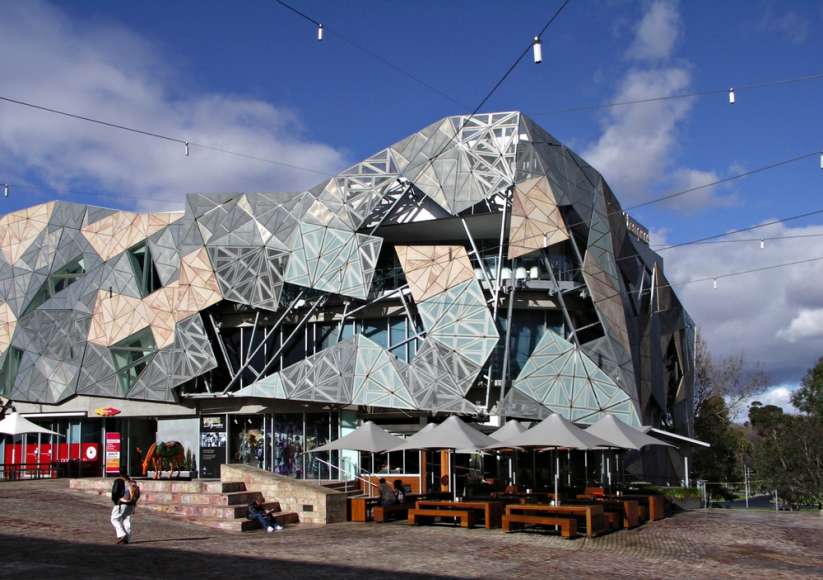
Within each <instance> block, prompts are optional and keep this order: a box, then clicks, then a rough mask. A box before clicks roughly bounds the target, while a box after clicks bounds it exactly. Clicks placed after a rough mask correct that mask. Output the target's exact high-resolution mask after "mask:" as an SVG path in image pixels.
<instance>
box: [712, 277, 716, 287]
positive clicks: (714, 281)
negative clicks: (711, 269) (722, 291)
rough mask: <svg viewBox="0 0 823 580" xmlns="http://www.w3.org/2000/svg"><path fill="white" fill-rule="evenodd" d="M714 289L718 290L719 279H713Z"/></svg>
mask: <svg viewBox="0 0 823 580" xmlns="http://www.w3.org/2000/svg"><path fill="white" fill-rule="evenodd" d="M712 288H714V289H715V290H717V278H712Z"/></svg>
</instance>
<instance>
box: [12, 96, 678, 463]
mask: <svg viewBox="0 0 823 580" xmlns="http://www.w3.org/2000/svg"><path fill="white" fill-rule="evenodd" d="M693 343H694V329H693V324H692V322H691V321H690V319H689V316H688V314H687V313H686V311H685V310H684V308H683V307H682V305H681V304H680V302H679V301H678V299H677V297H676V295H675V293H674V292H673V291H672V289H671V288H670V287H669V285H668V282H667V280H666V278H665V275H664V272H663V262H662V259H661V258H660V257H659V256H658V255H657V254H655V253H654V252H653V251H652V250H651V249H650V248H649V245H648V232H647V230H645V228H643V226H641V225H640V224H638V223H637V222H635V221H634V220H633V219H632V218H631V217H630V216H628V214H626V213H625V212H623V211H622V209H621V207H620V204H619V202H618V200H617V198H616V197H615V195H614V194H613V193H612V191H611V189H610V188H609V186H608V185H607V184H606V182H605V181H604V179H603V177H602V176H601V175H600V174H599V173H598V172H597V171H596V170H595V169H594V168H592V167H591V166H590V165H588V164H587V163H586V162H585V161H584V160H583V159H581V158H580V157H579V156H577V155H576V154H575V153H574V152H573V151H571V150H570V149H568V148H567V147H565V146H564V145H563V144H561V143H560V142H558V141H557V140H556V139H555V138H554V137H552V136H551V135H550V134H548V133H547V132H546V131H545V130H543V129H542V128H540V127H539V126H538V125H536V124H535V123H534V122H533V121H532V120H531V119H529V118H528V117H527V116H525V115H523V114H522V113H519V112H504V113H492V114H484V115H475V116H474V117H465V116H458V117H448V118H445V119H443V120H440V121H438V122H436V123H434V124H432V125H430V126H428V127H426V128H424V129H422V130H421V131H419V132H417V133H414V134H413V135H411V136H409V137H407V138H405V139H403V140H402V141H400V142H398V143H395V144H394V145H392V146H390V147H388V148H386V149H384V150H382V151H380V152H378V153H376V154H375V155H373V156H371V157H369V158H368V159H366V160H364V161H362V162H360V163H358V164H356V165H354V166H353V167H351V168H349V169H347V170H345V171H343V172H342V173H340V174H339V175H337V176H335V177H333V178H330V179H327V180H325V181H323V182H322V183H320V184H318V185H317V186H316V187H314V188H312V189H311V190H308V191H303V192H298V193H246V194H211V193H210V194H190V195H188V197H187V200H186V204H185V209H184V211H181V212H166V213H148V214H136V213H132V212H127V211H117V210H111V209H105V208H100V207H92V206H87V205H81V204H73V203H65V202H50V203H45V204H41V205H37V206H33V207H30V208H28V209H25V210H21V211H17V212H14V213H11V214H8V215H6V216H4V217H3V218H2V219H0V353H2V354H0V379H2V386H0V389H2V391H1V392H2V395H3V396H4V397H7V398H11V399H12V400H14V401H15V403H16V404H17V406H18V408H20V409H21V410H24V411H25V412H27V413H30V414H31V415H32V416H34V417H37V416H38V415H39V416H40V417H41V418H43V419H49V420H51V421H54V420H56V419H57V418H62V419H61V420H65V421H69V422H70V421H71V419H68V418H70V417H79V418H82V417H94V416H95V412H97V413H98V414H102V415H106V414H108V413H107V411H106V409H114V411H116V412H117V413H118V414H117V418H112V419H105V420H103V419H101V421H108V428H109V429H110V430H111V429H113V428H114V429H118V430H120V431H124V430H127V429H128V428H127V427H125V425H126V422H127V420H128V419H129V418H134V419H140V420H142V421H157V427H156V429H155V431H154V433H152V432H151V431H152V430H151V428H150V427H149V428H146V427H145V425H142V426H140V427H139V428H138V430H139V431H141V432H142V431H146V434H145V435H144V438H145V439H152V438H155V437H157V438H161V437H163V436H168V437H170V436H172V435H174V436H175V437H176V438H177V439H181V438H189V439H191V441H192V443H191V445H192V448H193V449H192V453H193V454H194V455H195V456H196V457H197V459H196V462H198V463H199V464H200V465H201V467H203V465H204V464H205V462H206V459H204V457H203V454H204V450H208V449H215V450H217V451H216V452H215V453H211V452H207V453H206V455H208V457H210V458H212V459H215V457H216V459H215V460H229V461H230V460H244V461H245V460H246V459H248V460H249V462H257V463H258V464H259V465H261V466H264V467H267V468H270V469H273V470H276V471H279V472H282V473H290V474H294V475H298V476H301V475H302V476H306V471H307V470H308V469H309V468H308V467H307V466H305V465H302V464H300V465H298V464H299V463H300V461H302V460H300V459H298V456H301V455H302V452H303V451H304V450H306V449H307V448H310V447H311V446H314V445H315V444H320V443H323V442H325V441H326V440H328V439H333V438H336V437H337V436H339V435H340V434H341V433H345V432H346V430H347V429H350V428H352V427H353V426H354V425H355V424H356V421H357V419H358V418H362V417H364V416H369V417H379V418H383V419H384V422H388V423H391V424H397V425H402V424H409V425H412V426H414V425H417V426H419V424H420V423H421V422H425V417H428V416H430V415H431V414H433V413H459V414H462V415H464V416H467V417H478V418H479V419H480V420H485V419H486V418H487V417H488V416H505V417H516V418H523V419H533V420H534V419H541V418H544V417H545V416H547V415H548V414H549V413H551V412H558V413H561V414H563V415H564V416H566V417H567V418H569V419H571V420H573V421H575V422H577V423H580V424H588V423H592V422H594V421H596V420H597V419H598V418H599V417H600V416H602V415H603V414H604V413H612V414H614V415H616V416H617V417H619V418H621V419H622V420H624V421H625V422H627V423H629V424H632V425H636V426H640V425H652V426H655V427H659V428H662V429H666V430H668V431H672V432H676V433H679V434H682V435H685V436H689V435H691V434H692V420H693V418H692V416H691V408H692V407H691V404H692V382H693V373H694V370H693V364H692V359H693V349H694V344H693ZM114 411H111V413H114ZM221 418H222V419H221ZM77 420H80V419H77ZM121 423H122V425H123V426H122V427H121ZM105 428H106V425H104V426H103V427H101V429H102V430H105ZM410 428H413V427H410ZM67 429H68V427H67ZM232 432H234V433H235V435H236V434H237V433H243V434H244V435H243V437H242V438H241V439H239V440H238V442H237V443H233V439H232ZM250 432H254V433H255V434H256V435H253V436H251V439H250V435H249V433H250ZM221 433H222V435H220V434H221ZM281 443H282V445H281ZM209 445H213V447H208V446H209ZM221 445H222V447H221ZM127 446H128V445H127ZM130 446H131V447H135V446H136V445H135V444H134V442H131V443H130ZM233 447H234V448H233ZM241 447H242V449H241ZM195 448H196V449H195ZM78 453H79V451H78ZM666 453H667V452H662V455H661V456H658V457H657V458H656V459H655V462H657V463H658V464H659V463H661V462H662V463H666V461H667V459H666V458H665V457H662V456H665V455H666ZM326 461H327V462H328V463H329V464H330V465H326V464H325V463H324V464H323V467H322V471H323V475H324V476H326V477H335V470H339V469H341V465H343V464H344V463H345V464H346V465H344V466H343V467H342V469H345V470H350V469H352V468H351V467H350V466H349V464H356V463H357V458H354V457H348V458H346V457H343V456H338V455H337V454H335V455H334V456H331V455H328V456H326ZM403 461H404V462H405V461H406V459H405V458H404V459H403ZM672 461H673V463H672V464H673V465H674V460H672ZM659 467H660V466H659V465H658V468H659ZM315 469H316V471H317V473H318V474H319V473H320V471H321V469H320V468H315ZM662 469H663V470H664V471H665V469H666V467H665V466H664V467H663V468H662ZM298 471H300V472H301V473H297V472H298ZM404 471H405V468H404ZM204 473H205V472H204Z"/></svg>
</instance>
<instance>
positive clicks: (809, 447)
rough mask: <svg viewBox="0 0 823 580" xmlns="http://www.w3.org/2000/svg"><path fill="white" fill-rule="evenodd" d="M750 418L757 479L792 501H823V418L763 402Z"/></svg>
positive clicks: (751, 410) (756, 406) (757, 405)
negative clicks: (822, 419) (790, 413)
mask: <svg viewBox="0 0 823 580" xmlns="http://www.w3.org/2000/svg"><path fill="white" fill-rule="evenodd" d="M749 420H750V422H751V426H752V429H753V431H754V435H753V437H752V448H753V452H752V457H753V460H754V468H755V471H756V473H757V478H758V479H760V480H761V481H763V482H764V483H765V484H766V485H767V486H768V487H769V488H770V489H776V490H777V493H778V494H779V495H780V497H782V498H785V499H786V500H787V501H789V502H790V503H794V504H798V503H808V502H813V503H815V504H817V505H818V506H820V505H821V504H823V445H821V444H820V442H821V441H823V421H821V420H820V419H819V418H817V417H813V416H800V415H787V414H786V413H784V412H783V409H781V408H779V407H775V406H774V405H766V406H762V405H760V404H752V407H751V409H750V410H749Z"/></svg>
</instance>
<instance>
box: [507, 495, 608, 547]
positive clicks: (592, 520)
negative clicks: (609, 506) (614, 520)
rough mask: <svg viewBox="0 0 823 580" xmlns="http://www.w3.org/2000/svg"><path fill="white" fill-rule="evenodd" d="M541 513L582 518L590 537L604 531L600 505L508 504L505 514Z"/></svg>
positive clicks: (604, 525) (603, 518) (603, 517)
mask: <svg viewBox="0 0 823 580" xmlns="http://www.w3.org/2000/svg"><path fill="white" fill-rule="evenodd" d="M523 512H526V513H541V514H553V515H572V516H575V517H579V518H583V519H584V520H585V522H586V535H587V536H588V537H590V538H593V537H594V536H597V535H599V534H602V533H604V532H606V531H607V530H606V518H605V516H604V515H603V513H604V510H603V506H602V505H596V504H579V505H572V504H566V505H562V504H561V505H549V504H534V503H527V504H510V505H508V506H506V514H512V513H523Z"/></svg>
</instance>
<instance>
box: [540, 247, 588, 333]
mask: <svg viewBox="0 0 823 580" xmlns="http://www.w3.org/2000/svg"><path fill="white" fill-rule="evenodd" d="M540 256H541V257H542V258H543V265H544V266H545V267H546V270H548V271H549V276H550V277H551V279H552V284H554V289H555V291H556V292H557V294H556V296H557V301H558V302H559V303H560V309H561V310H562V311H563V318H564V320H565V321H566V324H567V325H568V327H569V331H570V332H571V337H572V338H573V339H574V344H575V345H576V346H578V347H579V346H580V341H579V340H578V338H577V329H576V328H575V327H574V323H573V322H572V317H571V315H570V314H569V310H568V308H566V300H565V299H564V298H563V291H562V290H561V289H560V284H559V283H558V282H557V277H556V276H555V275H554V268H552V262H551V260H550V259H549V254H548V252H547V251H546V249H545V248H544V249H543V251H542V252H541V253H540Z"/></svg>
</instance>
